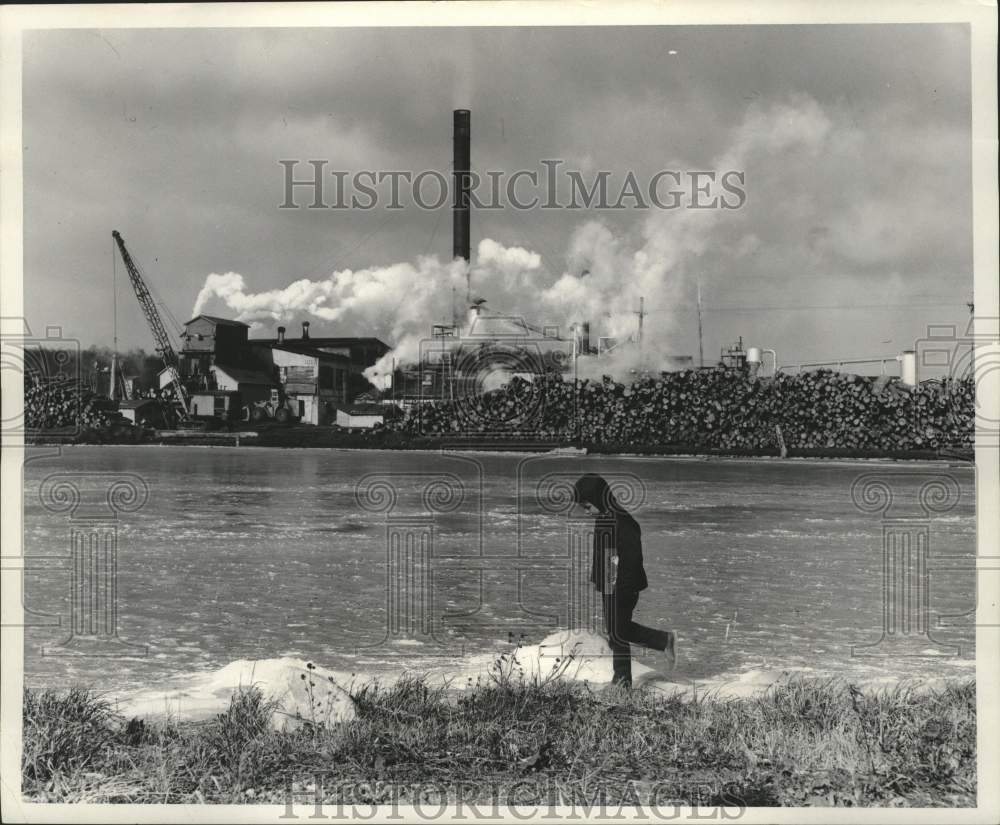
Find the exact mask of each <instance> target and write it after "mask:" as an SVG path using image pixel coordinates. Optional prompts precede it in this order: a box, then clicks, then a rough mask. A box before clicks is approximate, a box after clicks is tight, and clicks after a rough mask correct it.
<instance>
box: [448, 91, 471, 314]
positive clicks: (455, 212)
mask: <svg viewBox="0 0 1000 825" xmlns="http://www.w3.org/2000/svg"><path fill="white" fill-rule="evenodd" d="M471 138H472V113H471V112H470V111H469V110H468V109H455V111H454V139H455V146H454V157H453V161H452V175H453V177H454V181H455V201H454V205H453V206H452V257H453V258H461V259H462V260H464V261H469V260H470V238H471V235H470V230H469V190H470V189H471V188H472V186H471V183H472V182H471V180H470V177H471V176H470V175H469V171H470V165H471V162H472V160H471V154H472V150H471V145H470V144H471ZM468 292H469V286H468V284H467V286H466V296H465V297H466V300H468V299H469V298H470V297H471V296H470V295H469V294H468Z"/></svg>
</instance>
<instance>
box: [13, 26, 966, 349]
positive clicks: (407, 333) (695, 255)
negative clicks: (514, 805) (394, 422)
mask: <svg viewBox="0 0 1000 825" xmlns="http://www.w3.org/2000/svg"><path fill="white" fill-rule="evenodd" d="M456 107H466V108H469V109H471V110H472V128H473V146H472V157H473V167H474V168H475V169H477V170H479V171H481V172H485V171H486V170H507V171H508V172H510V171H514V170H517V169H522V168H523V169H535V170H540V169H541V166H540V161H541V160H542V159H561V160H563V161H564V162H565V167H566V168H572V169H578V170H581V171H582V172H583V173H585V174H593V173H595V172H596V171H598V170H608V171H610V172H611V174H612V180H617V181H621V180H622V179H623V178H624V176H625V175H626V174H627V172H629V171H633V172H634V173H635V174H636V176H637V177H638V178H639V179H640V180H644V179H646V180H648V178H649V176H651V175H652V174H654V173H655V172H656V171H658V170H661V169H672V170H719V171H724V170H726V169H738V170H740V171H743V172H745V190H746V195H747V200H746V204H745V206H744V207H743V208H742V209H738V210H707V211H703V212H694V211H692V210H686V209H680V210H671V211H664V210H656V209H652V210H642V209H634V208H628V209H623V210H615V211H608V210H598V209H591V210H561V211H559V210H554V211H548V210H537V209H536V210H533V211H527V212H524V211H516V210H513V209H503V210H497V211H491V212H479V213H476V214H474V215H473V223H472V236H473V249H474V266H473V279H474V291H475V292H476V293H477V294H480V295H483V296H484V297H486V298H487V299H488V301H489V305H490V306H491V307H492V308H493V309H494V310H496V311H500V312H509V313H512V314H521V315H526V316H528V318H529V320H531V321H534V322H537V323H538V324H559V325H565V324H567V323H569V322H572V321H573V320H590V321H591V323H592V327H593V329H594V334H598V333H601V334H604V333H607V334H626V333H627V332H628V331H629V325H630V324H633V323H634V319H635V316H634V315H632V314H631V311H632V310H633V309H634V308H636V307H637V304H638V298H639V297H640V296H641V297H643V298H645V305H646V308H647V310H648V311H649V314H648V315H647V316H646V319H645V324H646V331H647V335H648V336H649V340H650V341H651V342H653V344H654V345H655V347H656V348H658V349H659V350H661V351H663V352H673V353H687V354H691V353H697V347H698V344H697V320H696V314H695V311H694V303H695V294H696V289H697V284H698V283H699V282H700V283H701V289H702V294H703V301H704V305H705V315H704V328H705V332H704V338H705V353H706V360H714V359H715V358H716V357H717V355H718V352H719V348H720V346H722V345H723V344H726V343H728V342H730V341H731V340H734V339H735V338H736V337H738V336H740V335H742V336H743V338H744V340H745V341H746V342H748V343H751V344H756V345H759V346H765V347H772V348H774V349H776V350H777V351H778V353H779V359H780V360H781V361H783V362H792V361H796V360H819V359H827V358H858V357H870V356H875V355H893V354H895V353H896V352H898V351H899V350H901V349H903V348H906V347H908V346H912V345H913V342H914V341H915V339H917V338H920V337H921V336H922V335H923V334H924V330H925V328H926V326H927V324H948V323H957V324H962V325H964V322H965V321H966V319H967V317H968V313H967V309H966V308H965V302H966V301H967V300H970V299H971V291H972V274H971V273H972V261H971V242H972V211H971V158H970V148H971V146H970V97H969V38H968V30H967V28H966V27H965V26H961V25H934V26H789V27H772V26H758V27H749V26H748V27H674V28H663V27H656V28H653V27H643V28H621V29H608V28H600V29H598V28H579V29H576V28H538V29H514V28H502V29H495V28H491V29H441V28H437V29H419V30H416V29H394V30H375V29H311V30H301V29H299V30H294V29H284V30H246V29H244V30H223V29H215V30H101V31H98V30H78V31H48V32H34V33H29V34H28V35H26V37H25V41H24V101H23V116H24V144H25V146H24V182H25V183H24V208H25V211H24V218H25V313H26V315H27V317H28V321H29V323H30V324H32V325H33V326H35V327H42V326H44V325H46V324H62V326H63V328H64V332H65V334H67V335H70V336H74V337H77V338H79V339H80V340H81V341H82V342H83V343H84V344H90V343H110V341H111V330H112V322H111V316H112V311H111V306H112V273H113V257H112V240H111V230H112V229H118V230H119V231H120V232H121V233H122V235H123V236H124V238H125V240H126V242H127V243H128V245H129V247H130V249H131V251H132V253H133V255H134V256H135V257H136V259H137V260H138V261H139V262H140V263H141V265H142V266H143V269H144V270H145V272H146V274H147V275H148V277H149V280H150V281H151V282H152V285H153V287H154V289H155V290H156V292H158V294H159V295H160V296H161V297H162V299H163V301H164V302H165V304H166V305H167V306H168V307H169V309H170V312H171V313H172V314H173V315H174V316H176V317H177V318H178V319H179V320H181V321H184V320H187V318H189V317H190V316H191V314H192V312H193V310H194V308H195V305H196V302H198V299H199V294H201V297H202V301H201V303H200V306H199V308H202V307H203V308H204V309H205V310H206V311H212V312H215V313H218V314H226V315H229V316H231V317H241V318H243V319H245V320H247V321H248V322H253V323H254V324H255V325H258V326H255V329H259V330H260V331H261V333H264V332H270V330H271V329H273V327H274V326H275V325H276V324H277V323H278V322H279V321H282V322H284V323H286V325H289V326H290V328H292V329H296V330H297V329H298V322H299V321H301V320H310V321H311V322H312V328H313V333H314V334H376V335H379V336H381V337H383V338H384V339H385V340H387V341H389V342H390V343H393V344H397V345H400V346H401V347H403V346H404V342H412V340H414V339H415V338H418V337H420V336H421V335H424V334H426V333H428V332H429V328H430V325H431V324H433V323H435V322H441V321H446V320H447V319H448V316H449V314H450V306H451V288H450V287H451V286H453V285H459V284H461V283H464V276H462V274H461V273H460V272H459V271H458V270H457V269H456V268H455V267H453V266H449V260H450V256H451V216H450V212H449V211H448V209H447V208H444V209H440V210H437V211H425V210H421V209H418V208H415V207H413V208H407V209H404V210H399V211H387V210H384V209H374V210H353V211H352V210H307V209H298V210H280V209H278V208H277V207H278V204H279V203H281V201H282V198H283V170H282V168H281V166H280V165H279V164H278V161H279V160H280V159H302V160H305V159H325V160H327V161H328V168H329V169H338V170H346V171H348V172H354V171H357V170H362V169H372V170H413V171H420V170H424V169H437V170H440V171H442V172H444V173H448V172H449V170H450V164H451V111H452V109H454V108H456ZM304 171H305V168H303V174H304ZM302 202H303V203H305V199H303V201H302ZM117 268H118V276H119V278H120V279H121V278H122V267H121V264H120V262H119V263H118V266H117ZM584 270H587V271H589V273H590V274H589V275H581V273H582V272H583V271H584ZM206 283H207V284H208V289H207V290H204V288H205V287H206ZM118 324H119V340H120V343H121V345H122V347H123V348H127V347H131V346H144V347H145V348H147V349H151V348H152V347H151V340H150V335H149V333H148V331H147V329H146V327H145V324H144V322H143V319H142V316H141V314H140V312H139V309H138V305H137V304H136V302H135V300H134V298H133V296H132V295H131V293H129V292H127V291H126V289H125V284H124V282H123V281H121V280H120V281H119V296H118Z"/></svg>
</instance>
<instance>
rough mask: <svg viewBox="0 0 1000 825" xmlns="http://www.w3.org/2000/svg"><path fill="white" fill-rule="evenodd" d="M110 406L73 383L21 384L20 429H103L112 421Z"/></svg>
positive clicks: (102, 399)
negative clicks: (21, 409)
mask: <svg viewBox="0 0 1000 825" xmlns="http://www.w3.org/2000/svg"><path fill="white" fill-rule="evenodd" d="M114 406H115V405H114V403H113V402H110V401H108V399H106V398H102V397H101V396H98V395H95V394H94V393H93V392H91V391H90V390H88V389H87V388H85V387H81V386H79V384H77V383H76V382H66V383H61V384H56V383H49V382H36V381H31V380H28V381H25V385H24V426H25V427H26V428H27V429H29V430H48V429H56V428H60V427H76V428H79V429H88V428H93V429H98V428H101V427H106V426H108V425H109V424H110V423H111V422H112V421H113V420H114V418H116V416H115V414H114V412H113V409H112V408H113V407H114Z"/></svg>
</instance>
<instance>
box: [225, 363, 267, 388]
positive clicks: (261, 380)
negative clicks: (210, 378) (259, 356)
mask: <svg viewBox="0 0 1000 825" xmlns="http://www.w3.org/2000/svg"><path fill="white" fill-rule="evenodd" d="M213 369H217V370H221V371H222V372H224V373H225V374H226V375H228V376H229V377H230V378H232V379H233V380H234V381H235V382H236V383H237V384H268V385H270V384H274V383H275V381H274V379H273V378H271V376H270V375H268V374H267V373H264V372H259V371H257V370H248V369H244V368H243V367H230V366H228V365H226V364H216V365H215V366H214V367H213Z"/></svg>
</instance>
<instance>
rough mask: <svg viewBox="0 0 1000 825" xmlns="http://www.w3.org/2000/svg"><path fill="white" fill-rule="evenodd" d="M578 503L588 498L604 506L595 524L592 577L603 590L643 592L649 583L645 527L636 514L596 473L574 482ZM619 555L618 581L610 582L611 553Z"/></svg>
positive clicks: (589, 500)
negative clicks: (645, 561)
mask: <svg viewBox="0 0 1000 825" xmlns="http://www.w3.org/2000/svg"><path fill="white" fill-rule="evenodd" d="M573 490H574V497H575V500H576V501H577V502H578V503H582V502H587V503H589V504H591V505H592V506H594V507H596V508H597V509H598V510H600V515H599V516H598V517H597V519H596V523H595V525H594V555H593V563H592V566H591V572H590V580H591V581H592V582H593V583H594V585H595V586H596V587H597V589H598V590H599V591H600V592H601V593H610V592H615V593H621V592H625V591H628V592H635V593H637V592H639V591H640V590H645V589H646V588H647V587H648V586H649V583H648V582H647V580H646V570H645V568H644V567H643V564H642V531H641V530H640V529H639V524H638V522H637V521H636V520H635V519H634V518H632V515H631V514H630V513H629V512H628V511H627V510H626V509H625V508H624V507H622V506H621V504H619V503H618V501H617V499H615V496H614V493H613V492H612V491H611V488H610V487H609V486H608V483H607V481H605V480H604V479H603V478H602V477H601V476H599V475H595V474H593V473H588V474H587V475H585V476H583V477H582V478H580V479H579V480H578V481H577V482H576V484H574V486H573ZM613 555H617V556H618V571H617V581H616V582H615V585H614V588H613V589H612V588H611V587H610V586H609V585H608V582H609V575H610V574H611V570H609V569H608V566H609V564H610V559H611V556H613Z"/></svg>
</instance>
